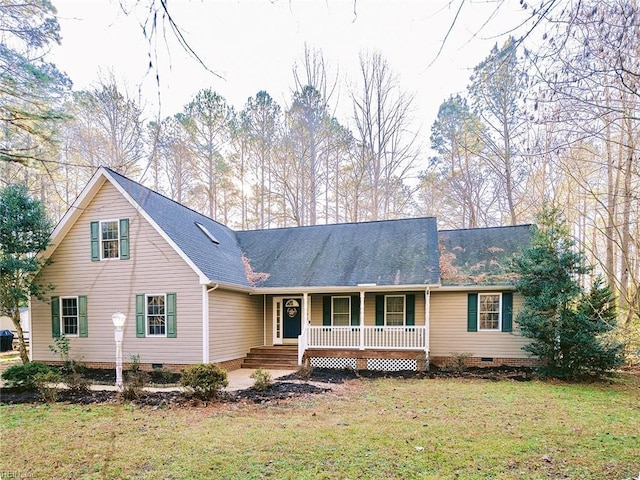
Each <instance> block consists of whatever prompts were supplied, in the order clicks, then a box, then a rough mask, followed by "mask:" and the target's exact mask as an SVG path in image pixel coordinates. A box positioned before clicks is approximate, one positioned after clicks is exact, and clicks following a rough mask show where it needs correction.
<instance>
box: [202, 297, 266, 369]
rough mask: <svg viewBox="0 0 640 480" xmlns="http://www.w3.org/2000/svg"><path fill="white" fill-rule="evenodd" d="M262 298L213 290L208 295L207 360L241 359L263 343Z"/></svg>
mask: <svg viewBox="0 0 640 480" xmlns="http://www.w3.org/2000/svg"><path fill="white" fill-rule="evenodd" d="M262 303H263V299H262V296H259V295H249V294H248V293H243V292H235V291H230V290H223V289H217V290H214V291H212V292H210V293H209V351H210V353H209V360H210V361H211V362H224V361H227V360H235V359H237V358H241V357H244V356H245V355H246V354H247V353H248V352H249V349H250V348H251V347H256V346H262V345H263V342H264V336H263V332H264V316H263V311H262V307H263V305H262Z"/></svg>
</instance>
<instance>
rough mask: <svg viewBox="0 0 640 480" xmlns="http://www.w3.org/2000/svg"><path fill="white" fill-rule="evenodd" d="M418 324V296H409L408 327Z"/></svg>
mask: <svg viewBox="0 0 640 480" xmlns="http://www.w3.org/2000/svg"><path fill="white" fill-rule="evenodd" d="M415 324H416V296H415V295H414V294H410V295H407V325H415Z"/></svg>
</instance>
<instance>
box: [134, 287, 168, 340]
mask: <svg viewBox="0 0 640 480" xmlns="http://www.w3.org/2000/svg"><path fill="white" fill-rule="evenodd" d="M176 303H177V302H176V294H175V293H160V294H144V293H139V294H137V295H136V337H167V338H176V337H177V336H178V334H177V315H176Z"/></svg>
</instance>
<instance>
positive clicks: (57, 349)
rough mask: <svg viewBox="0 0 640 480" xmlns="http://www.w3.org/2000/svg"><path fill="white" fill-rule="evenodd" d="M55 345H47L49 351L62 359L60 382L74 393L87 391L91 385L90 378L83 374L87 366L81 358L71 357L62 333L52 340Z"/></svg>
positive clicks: (67, 343) (68, 345) (67, 341)
mask: <svg viewBox="0 0 640 480" xmlns="http://www.w3.org/2000/svg"><path fill="white" fill-rule="evenodd" d="M54 343H55V345H49V350H50V351H51V353H54V354H56V355H59V356H60V360H61V361H62V367H61V369H60V370H61V372H62V382H63V383H64V384H65V385H66V386H67V388H68V389H69V390H70V391H71V392H72V393H74V394H81V393H87V392H88V391H89V388H90V386H91V380H89V379H87V378H86V377H85V376H84V373H85V372H86V370H87V368H86V367H85V365H84V364H83V363H82V360H81V359H76V358H73V357H72V356H71V354H70V350H71V345H70V344H69V339H68V338H67V337H65V336H64V335H61V336H59V337H57V338H56V339H55V340H54Z"/></svg>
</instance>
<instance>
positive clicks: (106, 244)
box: [102, 221, 119, 258]
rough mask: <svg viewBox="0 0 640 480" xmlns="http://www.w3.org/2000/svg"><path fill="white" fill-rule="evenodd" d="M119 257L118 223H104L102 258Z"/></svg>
mask: <svg viewBox="0 0 640 480" xmlns="http://www.w3.org/2000/svg"><path fill="white" fill-rule="evenodd" d="M118 257H119V239H118V222H116V221H114V222H103V223H102V258H118Z"/></svg>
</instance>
